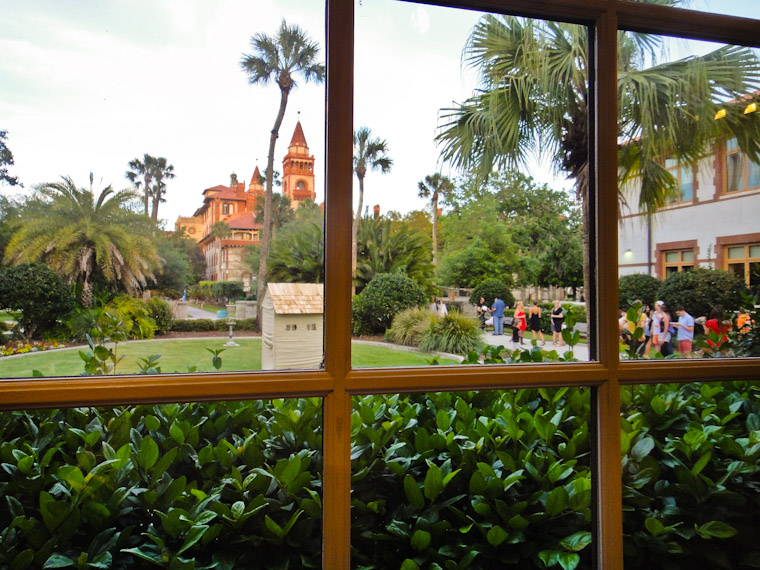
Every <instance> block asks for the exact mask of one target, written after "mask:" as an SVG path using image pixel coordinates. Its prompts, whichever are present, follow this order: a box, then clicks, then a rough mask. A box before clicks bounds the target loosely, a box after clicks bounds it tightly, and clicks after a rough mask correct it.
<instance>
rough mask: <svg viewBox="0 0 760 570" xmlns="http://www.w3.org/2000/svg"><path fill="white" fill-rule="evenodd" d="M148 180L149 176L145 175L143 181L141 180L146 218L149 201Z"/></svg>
mask: <svg viewBox="0 0 760 570" xmlns="http://www.w3.org/2000/svg"><path fill="white" fill-rule="evenodd" d="M150 180H151V176H150V174H146V175H145V179H144V180H143V187H144V189H145V198H144V200H143V201H144V202H145V215H146V216H147V215H148V202H149V200H150Z"/></svg>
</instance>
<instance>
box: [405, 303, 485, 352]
mask: <svg viewBox="0 0 760 570" xmlns="http://www.w3.org/2000/svg"><path fill="white" fill-rule="evenodd" d="M431 317H432V318H430V319H429V320H428V321H427V323H425V326H424V328H423V329H422V332H421V333H420V338H419V345H418V346H419V347H420V348H421V349H422V350H424V351H426V352H450V353H452V354H467V353H468V352H470V351H471V350H477V349H479V348H480V347H481V345H482V344H483V340H482V339H481V336H480V323H479V322H478V320H477V319H474V318H472V317H467V316H464V315H463V314H462V313H449V314H448V315H446V316H444V317H437V316H435V315H431Z"/></svg>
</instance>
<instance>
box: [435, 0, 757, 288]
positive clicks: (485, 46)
mask: <svg viewBox="0 0 760 570" xmlns="http://www.w3.org/2000/svg"><path fill="white" fill-rule="evenodd" d="M647 1H652V2H654V1H655V0H647ZM676 2H677V0H656V3H658V4H663V3H666V4H669V5H675V3H676ZM659 44H660V40H659V39H658V38H656V37H653V36H647V35H641V34H632V33H623V32H621V33H620V34H619V46H620V47H619V50H618V69H619V72H618V94H619V109H618V114H619V119H618V128H619V134H620V140H621V141H625V142H624V143H623V144H621V145H620V152H619V166H620V186H619V187H620V188H622V187H623V185H624V184H625V183H627V182H631V183H632V184H634V185H635V186H636V187H637V189H638V202H639V206H640V208H641V209H642V210H643V211H645V212H653V211H656V210H657V208H659V207H661V206H662V205H664V204H665V203H667V199H668V198H669V197H670V196H673V195H676V194H677V193H678V191H679V190H678V187H677V182H676V180H675V178H674V177H673V176H672V175H671V174H670V173H669V172H668V171H667V170H665V168H664V167H663V166H662V161H663V159H664V158H666V157H675V158H677V159H678V160H679V162H681V163H682V164H689V163H692V162H694V161H695V160H696V159H698V158H700V157H701V156H704V155H705V153H706V152H707V150H708V149H709V147H710V145H711V144H712V143H713V142H714V141H715V140H716V139H719V138H723V137H726V138H729V137H733V136H736V137H737V138H738V140H739V144H740V146H741V149H742V151H744V152H746V153H747V155H748V156H750V158H751V159H752V160H754V161H760V150H758V147H757V144H756V141H757V140H758V133H760V118H759V117H751V116H750V117H742V111H743V110H744V108H745V107H746V105H747V103H748V102H749V101H748V100H747V98H746V95H747V94H748V93H754V95H753V96H752V97H753V98H754V100H757V98H758V95H757V90H758V89H760V65H759V64H758V60H757V58H756V57H755V56H754V55H753V53H752V51H751V50H749V49H745V48H740V47H732V46H727V47H722V48H719V49H717V50H715V51H713V52H711V53H709V54H707V55H704V56H701V57H689V58H686V59H682V60H680V61H674V62H669V63H662V64H658V65H654V66H650V67H645V65H644V63H645V62H646V61H652V60H654V59H656V55H657V51H658V48H659ZM464 53H465V55H464V61H465V64H466V65H468V66H471V67H473V68H475V69H477V70H478V71H479V72H480V74H481V78H482V79H481V81H482V85H481V87H480V88H479V89H478V90H477V92H476V93H475V94H474V95H473V96H472V97H471V98H469V99H468V100H467V101H465V102H464V103H461V104H457V105H456V106H455V107H454V108H450V109H445V110H444V111H443V114H442V125H441V131H440V133H439V135H438V137H437V140H438V142H439V143H440V144H441V149H442V150H441V157H442V158H443V159H444V160H447V161H450V162H451V163H452V164H453V165H454V166H456V167H459V168H462V169H465V170H469V171H473V172H476V173H478V174H479V175H481V176H483V177H487V176H488V175H489V174H490V173H491V172H492V171H493V169H494V168H501V169H504V168H516V167H519V166H521V165H524V164H525V162H526V160H527V158H528V157H529V156H531V155H538V156H542V155H543V156H544V157H548V158H549V159H551V161H552V163H553V165H554V167H555V169H556V170H557V171H558V172H564V173H566V174H567V175H568V178H570V179H572V180H574V182H575V186H576V192H577V195H578V198H579V199H580V200H581V201H582V214H583V223H584V227H585V228H586V229H587V228H588V227H589V223H588V222H589V210H588V201H587V196H588V187H589V177H588V131H587V126H588V124H589V106H588V102H589V86H588V75H587V70H588V68H589V66H588V57H589V51H588V36H587V31H586V29H585V28H583V27H581V26H575V25H570V24H561V23H556V22H549V21H539V20H530V19H521V18H515V17H511V16H494V15H487V16H484V17H483V18H482V19H481V20H480V21H479V22H478V24H476V26H475V28H474V29H473V31H472V34H471V35H470V38H469V40H468V43H467V45H466V47H465V52H464ZM719 107H723V108H726V109H727V111H728V113H727V117H726V120H724V121H716V120H713V117H714V116H715V114H716V111H717V110H718V108H719ZM621 198H622V195H621ZM583 237H584V240H583V246H584V259H585V260H586V264H585V268H584V281H585V285H586V286H587V287H588V284H589V283H590V277H589V267H588V259H589V235H588V232H587V231H584V236H583Z"/></svg>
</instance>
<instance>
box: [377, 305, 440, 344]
mask: <svg viewBox="0 0 760 570" xmlns="http://www.w3.org/2000/svg"><path fill="white" fill-rule="evenodd" d="M431 316H432V313H431V312H430V311H429V310H427V309H421V308H419V307H411V308H410V309H404V310H403V311H401V312H400V313H399V314H398V315H396V316H395V317H394V319H393V324H392V325H391V328H390V329H388V332H387V333H386V334H385V337H386V338H387V339H388V340H390V341H391V342H395V343H396V344H401V345H403V346H417V345H418V344H419V340H420V333H421V332H422V328H423V327H424V325H425V322H426V321H427V320H428V319H429V318H430V317H431Z"/></svg>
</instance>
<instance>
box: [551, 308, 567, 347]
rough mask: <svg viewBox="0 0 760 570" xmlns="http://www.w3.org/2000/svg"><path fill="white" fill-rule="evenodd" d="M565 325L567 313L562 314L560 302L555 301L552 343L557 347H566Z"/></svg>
mask: <svg viewBox="0 0 760 570" xmlns="http://www.w3.org/2000/svg"><path fill="white" fill-rule="evenodd" d="M563 324H565V313H563V312H562V306H561V305H560V304H559V301H554V308H553V309H552V342H553V344H554V345H555V346H565V341H564V340H562V325H563Z"/></svg>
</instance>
